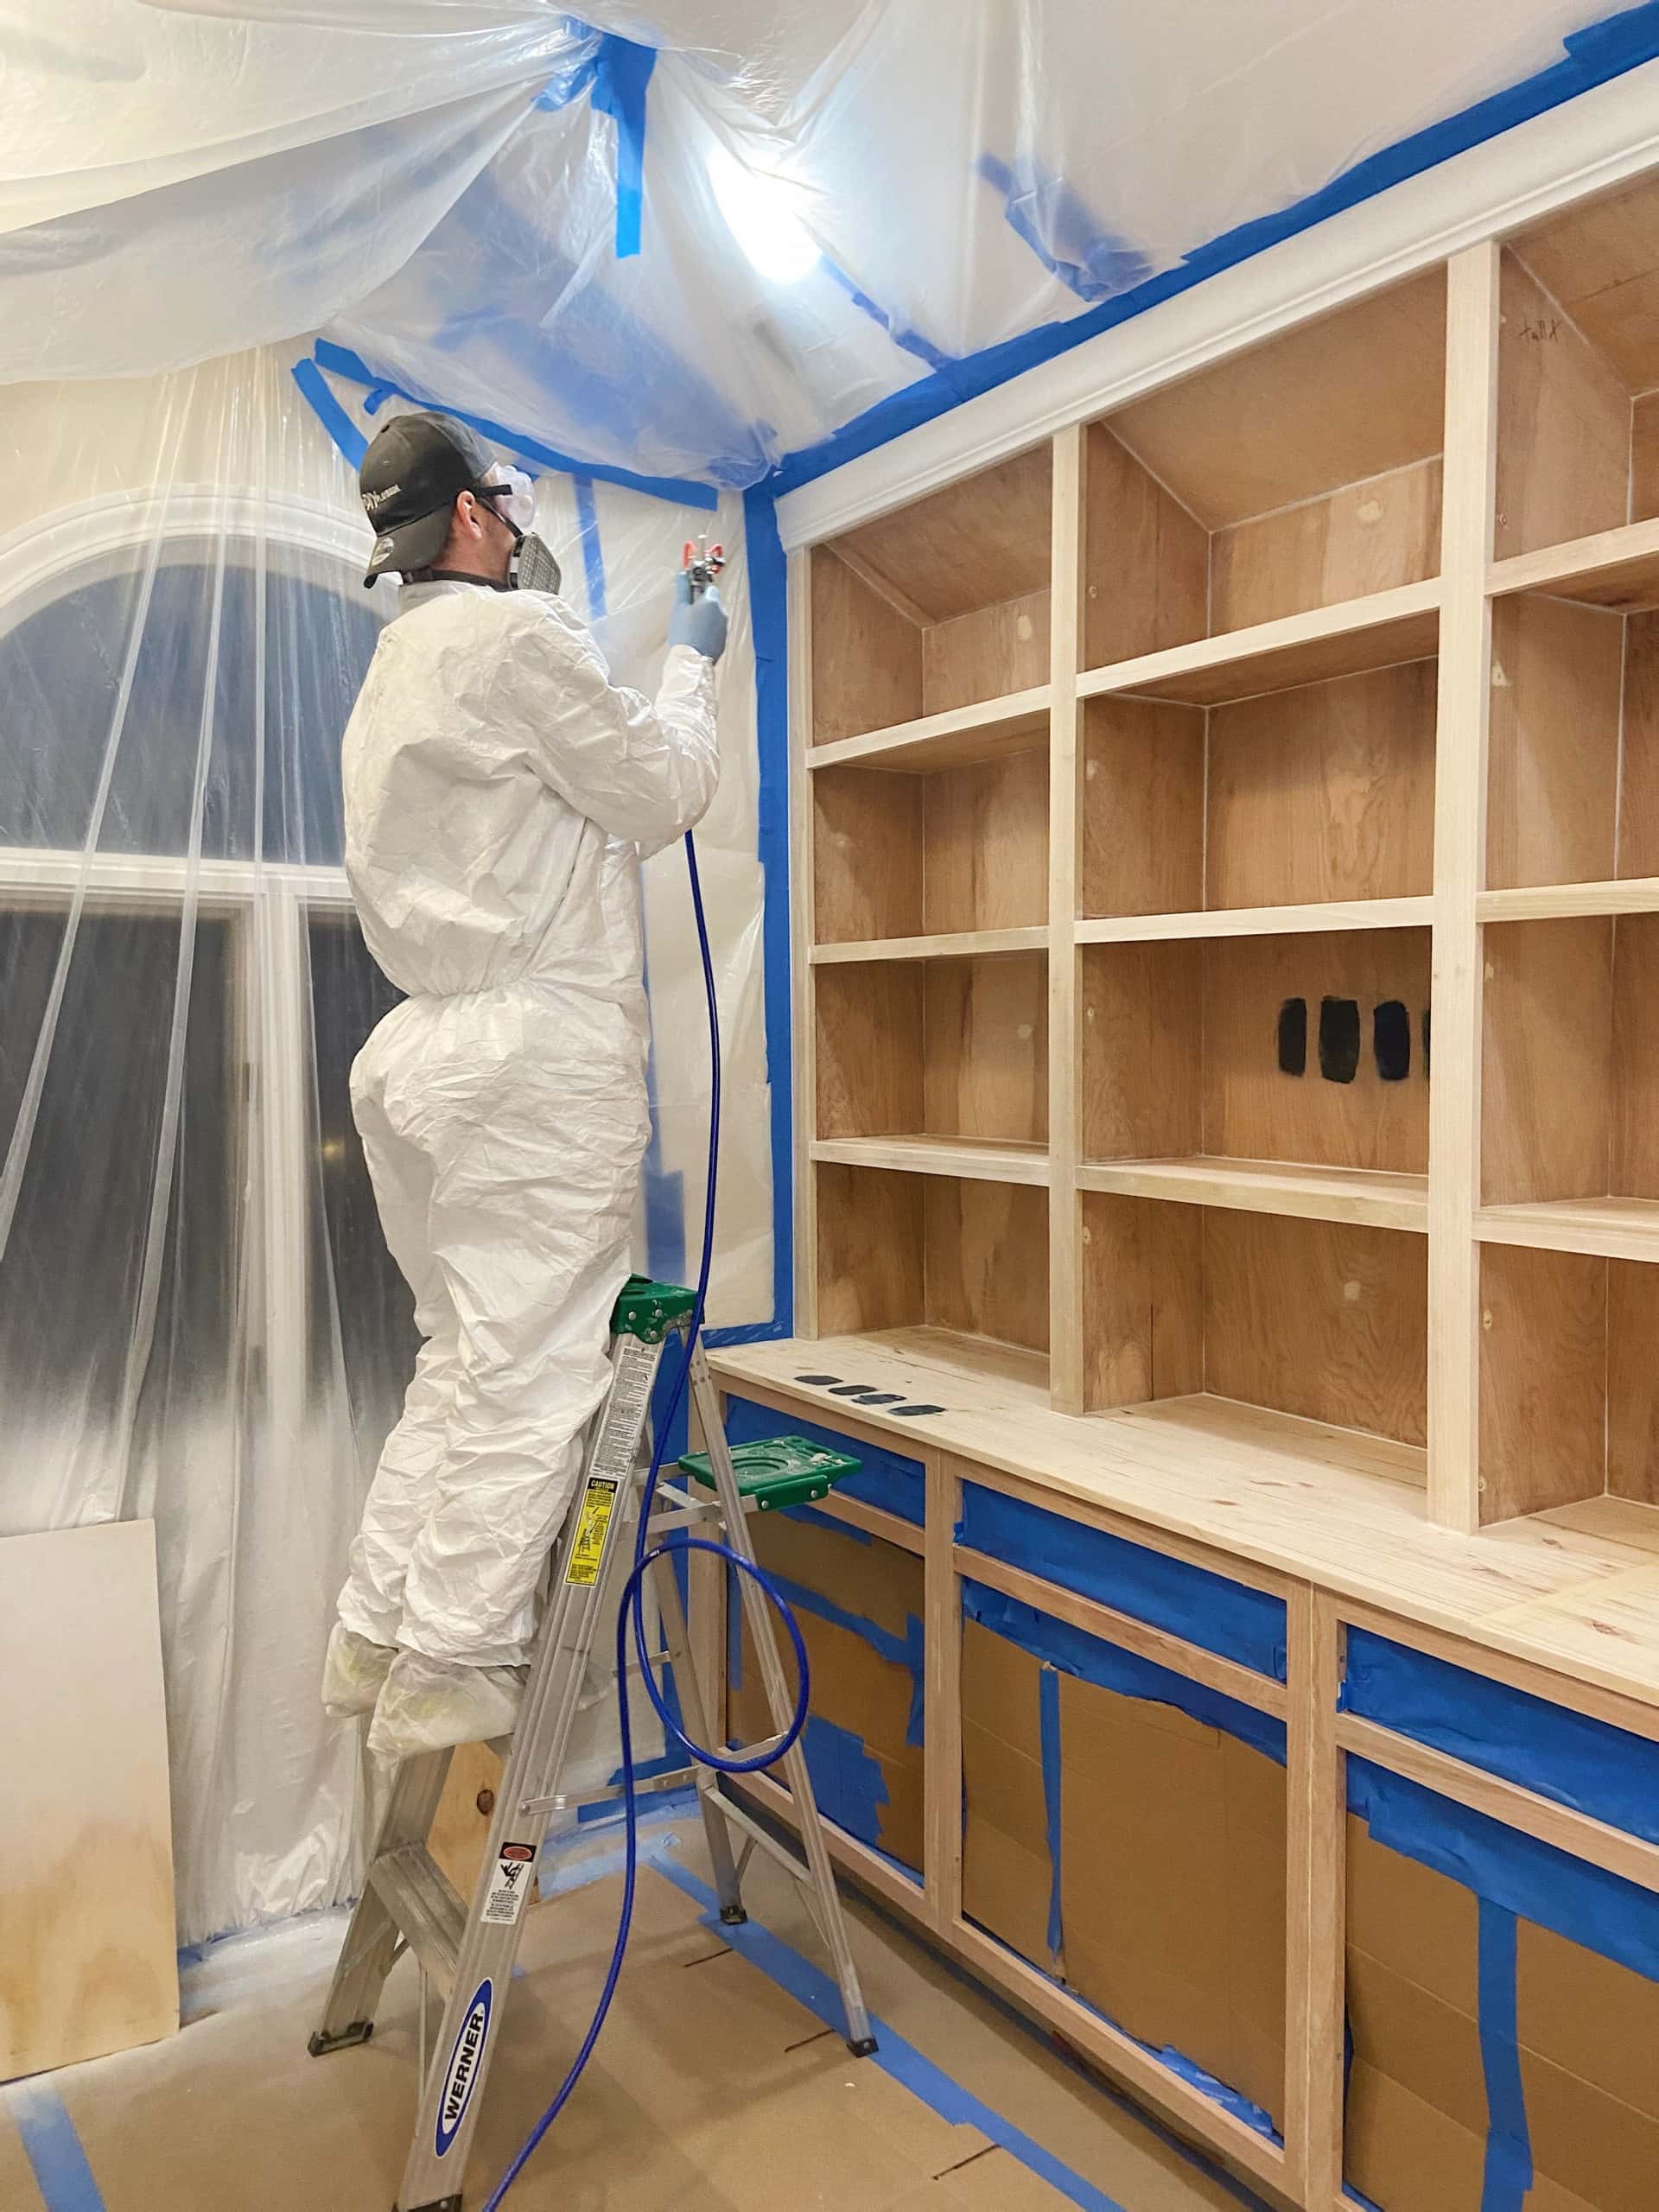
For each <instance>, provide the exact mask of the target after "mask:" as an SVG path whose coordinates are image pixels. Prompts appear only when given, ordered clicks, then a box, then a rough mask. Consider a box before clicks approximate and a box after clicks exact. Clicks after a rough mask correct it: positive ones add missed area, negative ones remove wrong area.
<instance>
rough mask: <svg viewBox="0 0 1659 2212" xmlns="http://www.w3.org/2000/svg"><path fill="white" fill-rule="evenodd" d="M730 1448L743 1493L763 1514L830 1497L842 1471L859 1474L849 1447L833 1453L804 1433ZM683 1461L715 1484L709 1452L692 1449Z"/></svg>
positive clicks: (699, 1476)
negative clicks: (846, 1450) (782, 1507)
mask: <svg viewBox="0 0 1659 2212" xmlns="http://www.w3.org/2000/svg"><path fill="white" fill-rule="evenodd" d="M731 1450H732V1465H733V1466H734V1468H735V1469H736V1471H737V1487H738V1490H739V1492H740V1493H741V1496H743V1497H752V1498H753V1500H754V1502H755V1503H756V1504H757V1505H758V1506H759V1507H760V1510H761V1512H762V1513H773V1512H776V1511H777V1510H778V1509H779V1507H780V1506H785V1505H810V1503H812V1500H813V1499H814V1498H815V1497H829V1492H830V1491H831V1490H832V1489H833V1488H834V1486H835V1484H836V1483H838V1482H839V1481H840V1480H841V1478H842V1476H843V1475H852V1474H856V1473H857V1471H858V1470H859V1467H860V1466H861V1465H862V1462H861V1460H858V1459H855V1458H854V1457H853V1456H852V1454H851V1453H850V1452H831V1451H829V1450H828V1449H827V1448H826V1446H823V1445H822V1444H814V1443H813V1442H812V1441H811V1440H810V1438H809V1437H805V1436H768V1437H766V1438H763V1439H762V1440H760V1441H759V1442H757V1443H753V1444H734V1445H733V1446H732V1447H731ZM680 1465H681V1466H683V1468H684V1469H685V1471H686V1472H687V1474H688V1475H692V1476H694V1477H695V1478H696V1480H697V1481H698V1482H700V1483H704V1484H707V1485H708V1487H709V1489H710V1490H712V1489H713V1488H714V1484H715V1477H714V1470H713V1469H712V1468H711V1467H710V1466H709V1454H708V1453H707V1452H687V1453H686V1455H685V1457H684V1458H683V1459H682V1460H681V1461H680Z"/></svg>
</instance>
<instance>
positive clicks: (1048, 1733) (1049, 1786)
mask: <svg viewBox="0 0 1659 2212" xmlns="http://www.w3.org/2000/svg"><path fill="white" fill-rule="evenodd" d="M1037 1724H1038V1737H1039V1741H1040V1743H1041V1745H1042V1763H1043V1829H1044V1833H1045V1834H1046V1836H1047V1838H1048V1949H1049V1955H1050V1957H1051V1958H1052V1960H1053V1961H1054V1963H1055V1965H1056V1967H1058V1964H1059V1962H1060V1955H1061V1952H1062V1949H1063V1948H1064V1943H1063V1937H1064V1935H1065V1919H1064V1916H1062V1914H1061V1911H1060V1833H1061V1829H1060V1787H1061V1785H1060V1678H1059V1676H1058V1674H1057V1673H1056V1672H1055V1670H1054V1669H1053V1668H1052V1667H1045V1668H1044V1669H1043V1670H1042V1672H1041V1673H1040V1674H1039V1675H1038V1677H1037Z"/></svg>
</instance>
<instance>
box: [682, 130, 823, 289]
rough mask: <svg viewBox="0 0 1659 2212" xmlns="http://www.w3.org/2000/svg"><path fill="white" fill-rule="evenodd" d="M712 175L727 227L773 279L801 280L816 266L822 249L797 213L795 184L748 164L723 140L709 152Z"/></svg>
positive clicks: (785, 280)
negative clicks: (750, 166)
mask: <svg viewBox="0 0 1659 2212" xmlns="http://www.w3.org/2000/svg"><path fill="white" fill-rule="evenodd" d="M709 182H710V184H712V185H713V187H714V188H715V200H717V201H718V202H719V204H720V212H721V214H722V215H723V216H724V217H725V219H726V223H727V227H728V229H729V230H730V232H731V233H732V236H733V237H734V238H735V239H736V240H737V242H738V244H739V245H741V247H742V249H743V251H744V252H745V254H747V257H748V258H749V259H750V261H752V262H753V264H754V266H755V267H756V269H758V270H760V274H761V275H762V276H763V277H765V278H766V281H767V282H768V283H772V284H798V283H799V282H800V281H801V279H802V277H805V276H807V275H808V274H810V271H811V270H813V269H815V268H816V267H817V261H818V249H817V246H816V245H814V244H813V242H812V237H811V233H810V232H809V231H808V229H807V227H806V226H805V224H804V223H803V222H802V220H801V219H800V217H799V216H798V214H797V213H795V205H796V199H797V193H796V188H795V187H794V186H793V185H791V184H789V183H787V182H785V180H784V179H783V178H781V177H777V176H769V175H766V172H765V171H764V170H756V169H747V168H744V167H743V165H742V164H741V162H738V161H736V160H734V158H733V156H731V155H730V154H728V152H727V150H726V149H725V148H724V147H723V146H716V147H715V148H714V149H712V150H711V151H710V153H709Z"/></svg>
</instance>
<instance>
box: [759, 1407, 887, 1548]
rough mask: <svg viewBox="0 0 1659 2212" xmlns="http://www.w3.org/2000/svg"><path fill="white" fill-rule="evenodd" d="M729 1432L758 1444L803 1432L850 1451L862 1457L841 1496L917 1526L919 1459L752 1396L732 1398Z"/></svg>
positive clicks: (835, 1449)
mask: <svg viewBox="0 0 1659 2212" xmlns="http://www.w3.org/2000/svg"><path fill="white" fill-rule="evenodd" d="M726 1433H727V1435H728V1438H729V1439H730V1440H731V1441H732V1442H733V1443H734V1444H753V1443H758V1442H760V1441H761V1440H765V1439H766V1438H769V1437H773V1436H804V1437H806V1438H808V1439H809V1440H810V1442H812V1443H814V1444H822V1445H823V1446H824V1447H825V1449H826V1450H828V1451H831V1452H851V1453H852V1454H853V1455H854V1456H855V1458H856V1459H859V1460H860V1461H861V1463H862V1464H861V1466H860V1468H859V1471H858V1472H857V1473H856V1474H855V1475H844V1476H843V1477H842V1479H841V1480H840V1481H839V1482H838V1483H837V1484H836V1493H837V1495H838V1496H840V1497H855V1498H857V1499H858V1500H859V1501H860V1503H862V1504H865V1505H875V1506H880V1508H881V1509H882V1510H883V1511H885V1512H887V1513H891V1514H892V1515H893V1517H894V1519H895V1520H899V1521H907V1522H910V1524H911V1526H912V1528H916V1529H919V1528H920V1527H921V1526H922V1522H923V1518H924V1516H925V1511H926V1505H927V1478H926V1476H925V1473H924V1471H923V1469H922V1463H921V1461H920V1460H919V1459H907V1458H906V1457H905V1455H904V1454H903V1453H901V1452H889V1451H887V1450H886V1449H885V1448H884V1447H883V1446H880V1445H879V1444H864V1443H861V1442H860V1441H859V1440H857V1439H856V1438H855V1437H850V1436H842V1435H840V1434H838V1433H836V1430H834V1429H833V1428H821V1427H819V1426H818V1425H817V1422H816V1421H802V1420H801V1419H800V1417H799V1416H798V1414H779V1413H774V1412H773V1411H772V1408H771V1407H770V1406H758V1405H756V1404H755V1403H754V1402H753V1399H750V1398H728V1399H727V1401H726Z"/></svg>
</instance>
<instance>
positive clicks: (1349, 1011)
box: [1319, 999, 1359, 1083]
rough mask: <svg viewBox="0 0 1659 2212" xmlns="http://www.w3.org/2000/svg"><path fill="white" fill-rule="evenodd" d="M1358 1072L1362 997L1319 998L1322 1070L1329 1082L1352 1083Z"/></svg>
mask: <svg viewBox="0 0 1659 2212" xmlns="http://www.w3.org/2000/svg"><path fill="white" fill-rule="evenodd" d="M1358 1072H1359V1001H1358V1000H1357V999H1321V1000H1320V1001H1319V1073H1320V1074H1321V1075H1322V1076H1323V1077H1325V1081H1326V1082H1327V1083H1351V1082H1352V1081H1353V1079H1354V1077H1355V1076H1356V1075H1357V1074H1358Z"/></svg>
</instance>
